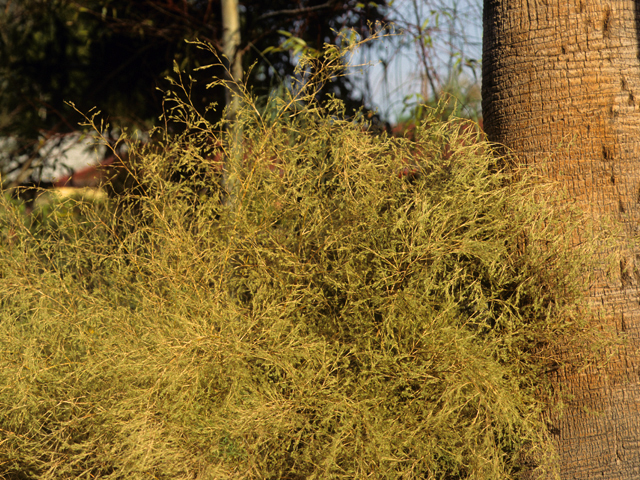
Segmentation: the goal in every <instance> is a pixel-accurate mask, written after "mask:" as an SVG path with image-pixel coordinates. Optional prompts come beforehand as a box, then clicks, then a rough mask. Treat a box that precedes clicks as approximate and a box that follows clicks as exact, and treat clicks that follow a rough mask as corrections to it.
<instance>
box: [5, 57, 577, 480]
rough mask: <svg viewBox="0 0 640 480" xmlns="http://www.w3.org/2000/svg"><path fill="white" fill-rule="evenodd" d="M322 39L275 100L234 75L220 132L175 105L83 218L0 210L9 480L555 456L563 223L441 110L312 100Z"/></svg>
mask: <svg viewBox="0 0 640 480" xmlns="http://www.w3.org/2000/svg"><path fill="white" fill-rule="evenodd" d="M327 52H328V53H327V55H326V56H320V57H317V56H316V57H313V58H308V59H305V62H307V63H303V68H302V69H301V72H311V73H310V74H309V75H306V76H301V77H300V78H307V79H312V80H313V82H312V83H302V84H296V83H295V82H294V83H293V89H292V91H291V92H290V93H289V94H287V95H285V96H283V97H280V98H272V99H270V101H269V102H268V104H269V106H270V107H269V109H267V110H268V113H266V114H262V113H261V109H258V108H256V106H255V105H256V103H255V101H254V100H253V99H252V98H251V95H250V93H249V92H248V91H247V90H246V89H243V88H240V89H239V90H238V91H239V92H240V94H241V95H243V106H242V109H241V110H240V112H239V113H238V116H237V118H238V123H237V124H235V125H232V126H230V127H231V128H229V129H228V130H225V129H221V128H220V127H221V125H211V124H210V123H208V122H207V121H206V119H205V117H204V116H203V115H202V114H200V113H199V112H198V111H197V109H194V108H193V107H192V106H191V105H189V104H185V103H182V102H180V101H179V100H178V99H179V98H180V97H181V95H179V94H177V95H175V96H174V97H170V98H169V99H168V100H167V101H168V105H172V108H171V109H168V111H167V117H168V118H170V119H171V120H172V121H173V122H179V121H183V122H185V123H186V128H185V129H184V132H183V133H180V134H171V133H170V132H167V131H163V132H160V133H161V135H163V141H162V142H161V143H160V145H146V146H145V145H135V144H134V143H132V144H131V147H130V148H131V153H130V159H131V162H132V165H131V167H130V168H131V170H132V172H137V173H136V176H135V180H136V182H137V183H136V185H135V189H133V190H132V191H131V193H130V195H128V196H124V197H122V198H120V199H116V200H112V201H111V202H107V203H105V202H98V203H95V204H93V205H92V204H84V203H80V204H79V205H78V208H79V209H81V212H82V217H81V221H78V217H77V216H75V217H74V216H72V215H67V214H64V212H65V211H68V209H67V210H65V209H61V208H59V207H57V206H56V205H54V206H53V207H51V211H50V212H49V214H48V216H47V222H46V224H43V225H42V228H41V229H40V230H38V229H36V230H34V229H33V228H31V229H29V228H26V226H25V225H24V222H23V220H22V217H21V215H20V213H19V212H17V211H16V210H15V208H14V207H12V206H11V205H9V204H8V203H7V202H4V204H3V205H2V209H1V210H0V211H1V212H2V216H1V217H0V235H2V236H3V241H1V242H0V253H1V254H2V257H3V262H2V263H0V299H1V300H0V302H1V309H0V345H1V348H0V385H2V388H1V389H0V443H1V444H2V449H0V474H1V475H2V476H4V477H6V478H25V479H29V478H33V479H35V478H38V479H58V478H97V477H99V478H112V479H116V478H123V479H124V478H147V477H149V478H163V479H172V480H174V479H183V478H184V479H186V478H202V479H205V478H211V479H217V478H247V479H249V478H256V479H257V478H260V479H265V478H272V479H280V478H288V479H298V478H300V479H302V478H322V479H325V478H345V479H354V478H379V479H385V478H388V479H398V478H404V479H489V478H490V479H507V478H515V477H517V476H518V474H519V473H520V472H521V471H522V469H523V468H525V467H526V462H528V461H535V462H537V464H539V466H540V468H541V469H542V471H544V469H545V468H549V465H550V462H551V460H552V451H553V449H552V448H551V443H550V441H549V438H548V434H547V432H546V427H545V424H544V422H543V419H542V414H541V412H542V409H543V400H544V398H543V397H542V394H543V392H544V381H543V376H542V373H543V372H544V370H545V369H546V368H548V367H549V366H550V365H551V364H552V362H553V358H554V357H553V352H554V349H555V345H557V343H558V341H559V339H561V338H563V337H564V336H566V335H574V334H575V332H577V331H579V330H580V328H582V327H581V325H580V324H579V323H578V322H577V320H576V318H579V316H578V315H576V311H575V307H574V305H575V304H576V303H577V302H578V300H579V298H580V285H579V283H578V282H579V279H580V275H581V268H582V267H583V265H584V259H583V258H582V257H581V256H580V253H581V252H579V251H570V250H569V249H568V245H569V243H570V242H569V240H565V238H567V237H568V236H570V235H567V233H570V231H571V228H572V227H571V225H573V224H574V223H575V221H576V220H575V218H572V217H571V216H570V215H569V214H567V213H566V212H564V213H559V212H558V211H556V210H554V209H553V208H552V207H551V206H550V205H548V204H547V203H545V201H544V200H542V199H543V198H545V197H550V196H551V195H550V191H548V189H544V187H535V186H533V182H532V180H531V179H530V178H529V177H528V176H527V174H526V172H519V173H518V175H517V176H514V175H513V172H511V173H509V172H505V171H503V170H501V169H500V168H499V161H498V160H496V158H495V156H494V155H493V154H492V151H491V148H490V146H489V145H487V144H485V143H483V142H482V141H481V139H480V138H479V136H478V134H476V133H474V130H472V129H468V128H467V129H461V128H460V124H459V122H449V123H441V122H440V121H439V120H437V117H438V115H439V113H438V112H434V113H433V115H432V116H431V117H427V118H426V119H425V120H424V121H423V123H422V124H420V125H419V126H418V127H417V128H416V131H415V136H414V139H413V140H412V141H409V140H407V139H401V140H398V139H392V138H389V137H386V136H384V135H383V136H373V135H370V134H368V133H367V131H366V130H367V129H366V127H367V125H366V122H365V121H364V120H363V119H362V118H361V117H360V116H356V117H355V118H350V119H349V118H346V116H345V112H344V107H343V105H342V103H341V102H339V101H337V100H333V101H329V102H326V103H318V102H317V101H316V98H317V85H321V84H322V83H323V82H324V81H325V80H327V79H330V78H333V77H334V76H336V75H339V74H340V72H341V70H340V65H339V63H338V62H337V61H336V57H335V55H334V53H335V50H334V49H329V50H328V51H327ZM316 67H319V68H320V70H317V69H315V70H314V68H316ZM180 86H181V84H180V83H179V82H178V83H176V87H177V89H179V88H180ZM185 88H186V87H185ZM171 98H173V100H174V103H173V104H171V101H172V100H171ZM234 152H235V153H234ZM220 158H226V159H227V161H226V164H225V168H224V170H223V171H221V169H220V162H219V160H220ZM185 172H186V173H188V175H186V174H185ZM516 177H517V178H516ZM115 212H117V214H116V213H115ZM585 248H586V247H585Z"/></svg>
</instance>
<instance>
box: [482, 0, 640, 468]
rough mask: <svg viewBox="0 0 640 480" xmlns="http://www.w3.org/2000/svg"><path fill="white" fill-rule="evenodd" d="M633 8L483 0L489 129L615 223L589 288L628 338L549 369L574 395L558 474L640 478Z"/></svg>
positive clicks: (563, 0)
mask: <svg viewBox="0 0 640 480" xmlns="http://www.w3.org/2000/svg"><path fill="white" fill-rule="evenodd" d="M639 8H640V2H637V1H634V0H618V1H605V0H485V2H484V46H483V88H482V93H483V103H482V107H483V115H484V126H485V129H486V132H487V135H488V137H489V139H490V140H491V141H494V142H498V143H501V144H503V145H505V146H506V147H507V148H508V149H510V150H512V151H513V152H514V153H515V154H516V155H517V156H518V158H519V159H520V160H521V161H522V162H524V163H526V164H529V165H535V166H536V167H538V168H539V169H540V170H539V171H541V172H544V174H545V175H548V176H549V177H550V178H551V179H552V180H554V181H557V182H560V184H561V185H562V186H564V187H565V188H566V190H567V193H568V194H569V196H568V198H569V199H570V201H575V202H576V203H577V204H578V205H579V206H580V207H582V208H583V209H584V210H586V211H587V212H588V213H589V214H590V215H591V216H592V217H593V218H594V219H596V220H599V221H603V222H604V221H605V219H607V218H613V219H615V221H617V222H620V224H621V225H622V226H623V229H622V230H623V235H621V236H620V237H619V238H617V239H616V240H615V248H616V251H617V254H618V255H619V267H620V268H619V270H618V272H617V273H616V275H614V276H609V277H605V275H604V274H603V271H604V267H603V268H602V271H601V272H598V274H597V275H596V277H595V278H596V281H595V282H594V283H593V284H591V285H588V287H589V296H590V299H591V300H592V301H593V303H594V304H596V305H599V306H602V307H603V308H601V312H602V313H601V321H602V323H603V326H604V325H607V326H611V327H613V328H615V331H616V332H618V334H620V335H624V336H625V337H626V338H627V341H628V343H627V344H626V345H625V346H624V349H623V351H622V353H621V354H620V355H617V356H616V357H615V358H614V359H613V361H612V362H611V363H609V364H607V365H600V366H597V367H593V368H591V369H589V370H587V371H586V372H576V371H572V370H571V369H569V368H565V369H561V370H560V371H559V372H558V373H557V375H556V377H554V379H553V381H554V382H556V384H557V385H561V386H562V387H564V389H565V392H567V393H569V394H570V395H571V396H572V399H571V401H570V402H569V406H568V408H567V409H566V410H565V411H564V412H563V415H561V416H559V417H554V419H553V422H554V430H553V431H554V432H555V435H556V439H557V446H558V452H559V455H560V474H561V477H562V478H564V479H585V480H587V479H594V478H598V479H602V480H605V479H616V480H620V479H632V478H633V479H637V478H640V377H639V375H640V355H639V351H640V290H639V283H640V271H639V270H638V265H640V248H638V246H637V245H638V243H637V240H638V236H639V233H638V227H639V226H640V109H639V106H640V61H639V58H640V47H639V43H638V35H639V34H638V32H639V25H640V22H639V13H638V9H639ZM576 241H580V239H576ZM604 248H605V247H604V246H603V247H602V249H601V250H602V251H601V252H599V253H600V254H601V256H602V257H601V258H603V259H604V257H605V256H606V254H608V253H610V252H605V251H604ZM585 286H587V285H585Z"/></svg>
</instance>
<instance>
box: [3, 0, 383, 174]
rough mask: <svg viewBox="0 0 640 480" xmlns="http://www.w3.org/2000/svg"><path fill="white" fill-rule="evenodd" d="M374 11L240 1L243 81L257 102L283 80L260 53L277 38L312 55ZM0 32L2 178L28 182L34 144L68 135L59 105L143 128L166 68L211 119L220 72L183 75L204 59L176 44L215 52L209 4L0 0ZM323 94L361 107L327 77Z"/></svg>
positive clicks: (313, 0)
mask: <svg viewBox="0 0 640 480" xmlns="http://www.w3.org/2000/svg"><path fill="white" fill-rule="evenodd" d="M383 5H384V1H380V0H376V1H373V2H367V4H366V5H364V4H361V3H359V2H356V1H354V0H347V1H342V0H329V1H327V2H322V1H318V0H310V1H304V2H300V1H287V0H274V1H271V2H269V3H268V4H267V5H265V3H264V2H260V1H258V0H246V1H244V2H242V4H241V6H240V15H241V28H242V32H241V37H242V44H241V48H242V49H243V67H244V68H245V70H246V69H248V68H249V67H250V66H251V65H252V64H254V63H255V66H254V68H253V69H252V70H251V74H250V76H249V77H248V78H247V81H248V83H249V84H250V85H251V86H252V88H253V89H254V92H255V93H256V94H258V95H266V94H268V93H269V91H270V90H273V89H274V88H276V87H277V86H278V84H279V82H280V79H281V78H285V77H287V76H289V75H291V74H292V73H293V70H294V62H293V58H292V55H291V53H290V52H289V51H287V50H286V49H278V48H276V49H273V48H272V49H270V51H268V52H265V50H267V49H268V47H277V46H279V45H281V44H282V42H283V41H284V39H285V38H286V37H285V36H284V35H283V32H288V33H290V34H291V35H293V36H295V37H297V38H300V39H301V40H303V41H304V42H306V44H307V45H308V46H309V47H310V48H317V49H320V48H321V47H322V45H323V44H324V43H325V42H335V40H336V32H337V31H339V30H341V29H344V28H353V29H355V30H356V31H357V32H358V33H359V34H361V35H362V36H363V37H365V38H366V36H368V35H369V33H370V32H369V22H374V21H376V20H383V19H384V18H383V13H382V9H380V8H379V7H381V6H383ZM0 26H2V28H0V57H1V58H0V137H2V138H4V139H5V140H4V144H3V148H2V150H3V156H2V157H1V160H0V161H1V162H2V164H1V165H0V172H2V174H3V177H4V178H6V177H7V175H8V174H11V173H13V176H14V177H15V175H16V173H17V172H19V171H20V170H22V171H23V172H24V173H25V174H26V173H29V176H27V175H23V176H22V178H21V180H22V181H25V180H31V181H37V180H38V178H39V176H40V173H41V171H42V169H41V168H37V167H38V166H39V165H38V162H39V161H40V160H41V159H40V158H39V157H38V150H39V149H40V148H41V147H42V141H43V140H51V139H62V138H63V137H62V136H63V135H64V134H66V133H69V132H73V131H77V130H78V128H79V127H78V122H79V121H80V120H81V118H80V116H79V114H77V112H75V111H74V110H73V109H72V108H70V107H69V106H68V105H67V104H66V103H65V102H67V101H72V102H73V103H74V104H75V105H76V106H77V108H78V110H79V111H81V112H88V111H89V110H91V109H93V108H96V109H97V110H100V111H101V112H102V116H103V117H104V118H108V119H109V122H110V124H111V125H112V126H118V127H133V128H139V129H142V130H147V129H149V128H150V127H151V126H153V124H154V123H156V122H157V120H158V118H159V116H160V114H161V113H162V98H163V94H162V90H163V89H166V88H167V87H168V85H169V84H168V83H167V82H166V81H165V77H166V76H167V75H169V74H171V72H172V68H173V64H174V62H176V63H177V64H178V66H179V67H180V68H181V69H182V70H186V71H189V72H191V75H192V76H193V77H194V78H195V79H196V80H198V79H199V80H202V81H200V82H196V83H195V84H194V86H193V91H192V95H191V98H192V100H193V101H194V102H195V103H196V104H197V105H199V106H201V107H205V106H207V105H210V104H212V103H217V104H218V105H219V106H220V108H218V109H216V111H215V112H213V113H212V115H214V116H215V115H220V114H221V110H222V108H221V107H222V105H223V104H224V95H225V93H224V91H223V90H222V89H219V88H218V89H216V88H214V89H207V88H206V85H207V83H209V82H207V81H206V80H207V79H210V78H211V76H212V75H214V76H219V77H221V76H222V75H223V74H224V72H223V71H222V70H220V71H212V70H211V69H207V70H205V71H202V72H198V71H195V70H194V69H195V68H197V67H199V66H201V65H208V64H210V63H211V56H210V53H208V52H204V51H202V50H199V49H198V48H196V47H195V46H193V45H191V44H189V43H187V42H186V41H185V40H196V39H199V40H202V41H205V42H209V43H211V44H212V45H213V46H215V47H216V48H217V49H219V50H220V51H221V50H222V49H221V38H222V19H221V13H220V2H219V1H215V0H143V1H138V2H130V1H125V0H78V1H72V0H46V1H44V0H22V1H20V2H17V1H13V0H0ZM263 52H265V53H263ZM330 89H331V93H335V94H336V95H338V96H339V97H341V98H342V99H344V100H346V101H347V102H348V103H349V105H350V106H351V107H355V106H358V105H360V104H361V102H360V101H359V100H358V98H357V95H354V93H353V92H354V89H353V86H352V85H351V83H350V80H349V79H348V77H343V78H339V79H336V81H335V83H333V84H332V85H331V86H330ZM212 120H215V118H212ZM16 159H19V160H18V161H16ZM25 167H27V168H25ZM34 167H35V168H34ZM29 177H30V178H29ZM3 183H5V186H6V182H3Z"/></svg>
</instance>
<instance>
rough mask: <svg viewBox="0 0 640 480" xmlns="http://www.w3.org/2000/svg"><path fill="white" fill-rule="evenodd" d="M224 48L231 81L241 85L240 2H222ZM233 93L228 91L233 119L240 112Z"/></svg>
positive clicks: (230, 0) (236, 0) (229, 0)
mask: <svg viewBox="0 0 640 480" xmlns="http://www.w3.org/2000/svg"><path fill="white" fill-rule="evenodd" d="M222 48H223V52H222V53H223V54H224V56H225V57H227V59H228V60H229V71H230V72H231V77H232V78H231V79H232V80H233V81H235V82H237V83H241V82H242V53H241V52H240V13H239V11H238V0H222ZM231 79H229V80H231ZM232 84H233V82H232ZM231 87H232V89H233V91H236V90H235V88H234V87H233V85H231ZM233 91H232V90H227V106H228V107H229V110H230V112H229V116H231V117H233V116H235V114H236V112H237V110H238V99H237V97H235V96H234V95H233ZM236 92H237V91H236Z"/></svg>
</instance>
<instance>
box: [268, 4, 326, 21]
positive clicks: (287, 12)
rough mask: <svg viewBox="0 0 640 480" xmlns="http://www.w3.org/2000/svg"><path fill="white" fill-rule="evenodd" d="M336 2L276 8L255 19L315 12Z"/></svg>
mask: <svg viewBox="0 0 640 480" xmlns="http://www.w3.org/2000/svg"><path fill="white" fill-rule="evenodd" d="M336 3H337V0H329V1H328V2H327V3H323V4H322V5H316V6H315V7H307V8H293V9H288V10H278V11H276V12H269V13H265V14H264V15H260V16H259V17H258V18H257V20H264V19H265V18H271V17H277V16H279V15H289V16H292V15H299V14H301V13H310V12H315V11H317V10H324V9H325V8H331V7H333V6H334V5H335V4H336Z"/></svg>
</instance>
